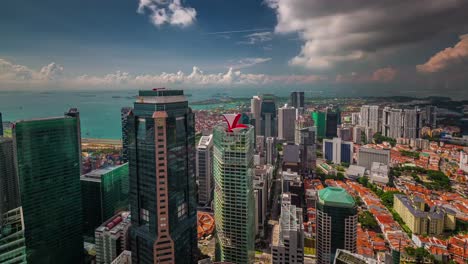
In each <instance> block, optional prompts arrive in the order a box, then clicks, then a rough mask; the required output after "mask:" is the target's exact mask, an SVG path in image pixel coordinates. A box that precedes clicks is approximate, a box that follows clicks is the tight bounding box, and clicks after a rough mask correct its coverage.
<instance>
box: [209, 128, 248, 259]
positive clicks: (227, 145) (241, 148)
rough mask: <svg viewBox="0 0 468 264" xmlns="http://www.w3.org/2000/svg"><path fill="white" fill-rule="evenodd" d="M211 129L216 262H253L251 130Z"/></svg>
mask: <svg viewBox="0 0 468 264" xmlns="http://www.w3.org/2000/svg"><path fill="white" fill-rule="evenodd" d="M231 128H232V127H231V124H229V126H228V125H225V124H219V125H217V126H216V127H215V128H214V131H213V137H214V179H215V191H214V212H215V223H216V260H217V261H222V262H232V263H238V264H241V263H253V261H254V239H255V223H254V220H255V219H254V217H255V216H254V209H255V205H254V190H253V173H254V172H253V154H254V129H253V127H252V126H247V127H246V128H234V129H231Z"/></svg>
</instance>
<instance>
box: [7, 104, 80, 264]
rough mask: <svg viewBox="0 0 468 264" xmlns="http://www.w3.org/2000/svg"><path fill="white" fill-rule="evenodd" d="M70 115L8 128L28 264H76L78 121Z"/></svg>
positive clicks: (77, 258)
mask: <svg viewBox="0 0 468 264" xmlns="http://www.w3.org/2000/svg"><path fill="white" fill-rule="evenodd" d="M74 113H77V112H74ZM74 113H72V114H71V115H68V114H65V116H64V117H54V118H44V119H34V120H22V121H18V122H16V123H14V125H13V138H14V149H15V150H16V153H15V154H16V167H17V172H18V179H19V190H20V196H21V206H22V210H23V217H24V227H25V229H24V230H25V233H24V234H25V241H26V253H27V262H28V263H70V264H71V263H81V259H82V255H83V238H82V207H81V188H80V164H81V163H80V157H81V149H80V134H79V130H80V125H79V124H80V122H79V115H75V114H74ZM51 249H53V250H51Z"/></svg>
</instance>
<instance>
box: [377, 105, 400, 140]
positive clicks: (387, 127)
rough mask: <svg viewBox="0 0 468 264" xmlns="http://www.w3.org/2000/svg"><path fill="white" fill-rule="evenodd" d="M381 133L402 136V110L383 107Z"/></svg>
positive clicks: (393, 136)
mask: <svg viewBox="0 0 468 264" xmlns="http://www.w3.org/2000/svg"><path fill="white" fill-rule="evenodd" d="M382 135H383V136H386V137H391V138H395V139H396V138H400V137H402V136H403V110H402V109H394V108H390V107H385V108H384V109H383V113H382Z"/></svg>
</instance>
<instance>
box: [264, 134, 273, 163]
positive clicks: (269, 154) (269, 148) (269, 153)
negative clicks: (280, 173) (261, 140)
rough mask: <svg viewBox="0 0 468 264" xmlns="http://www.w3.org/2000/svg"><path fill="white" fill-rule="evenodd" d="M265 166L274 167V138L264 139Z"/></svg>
mask: <svg viewBox="0 0 468 264" xmlns="http://www.w3.org/2000/svg"><path fill="white" fill-rule="evenodd" d="M265 157H266V158H265V160H266V164H269V165H274V163H275V162H276V146H275V138H274V137H267V138H266V155H265Z"/></svg>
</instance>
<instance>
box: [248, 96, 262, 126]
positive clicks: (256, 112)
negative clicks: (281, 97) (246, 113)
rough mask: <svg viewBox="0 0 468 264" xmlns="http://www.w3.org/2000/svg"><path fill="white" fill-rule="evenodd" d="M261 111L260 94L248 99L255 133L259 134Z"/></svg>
mask: <svg viewBox="0 0 468 264" xmlns="http://www.w3.org/2000/svg"><path fill="white" fill-rule="evenodd" d="M261 111H262V98H260V96H254V97H252V99H250V112H251V113H252V116H251V118H253V119H255V123H254V124H253V125H254V126H255V135H261V129H262V120H261Z"/></svg>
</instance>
